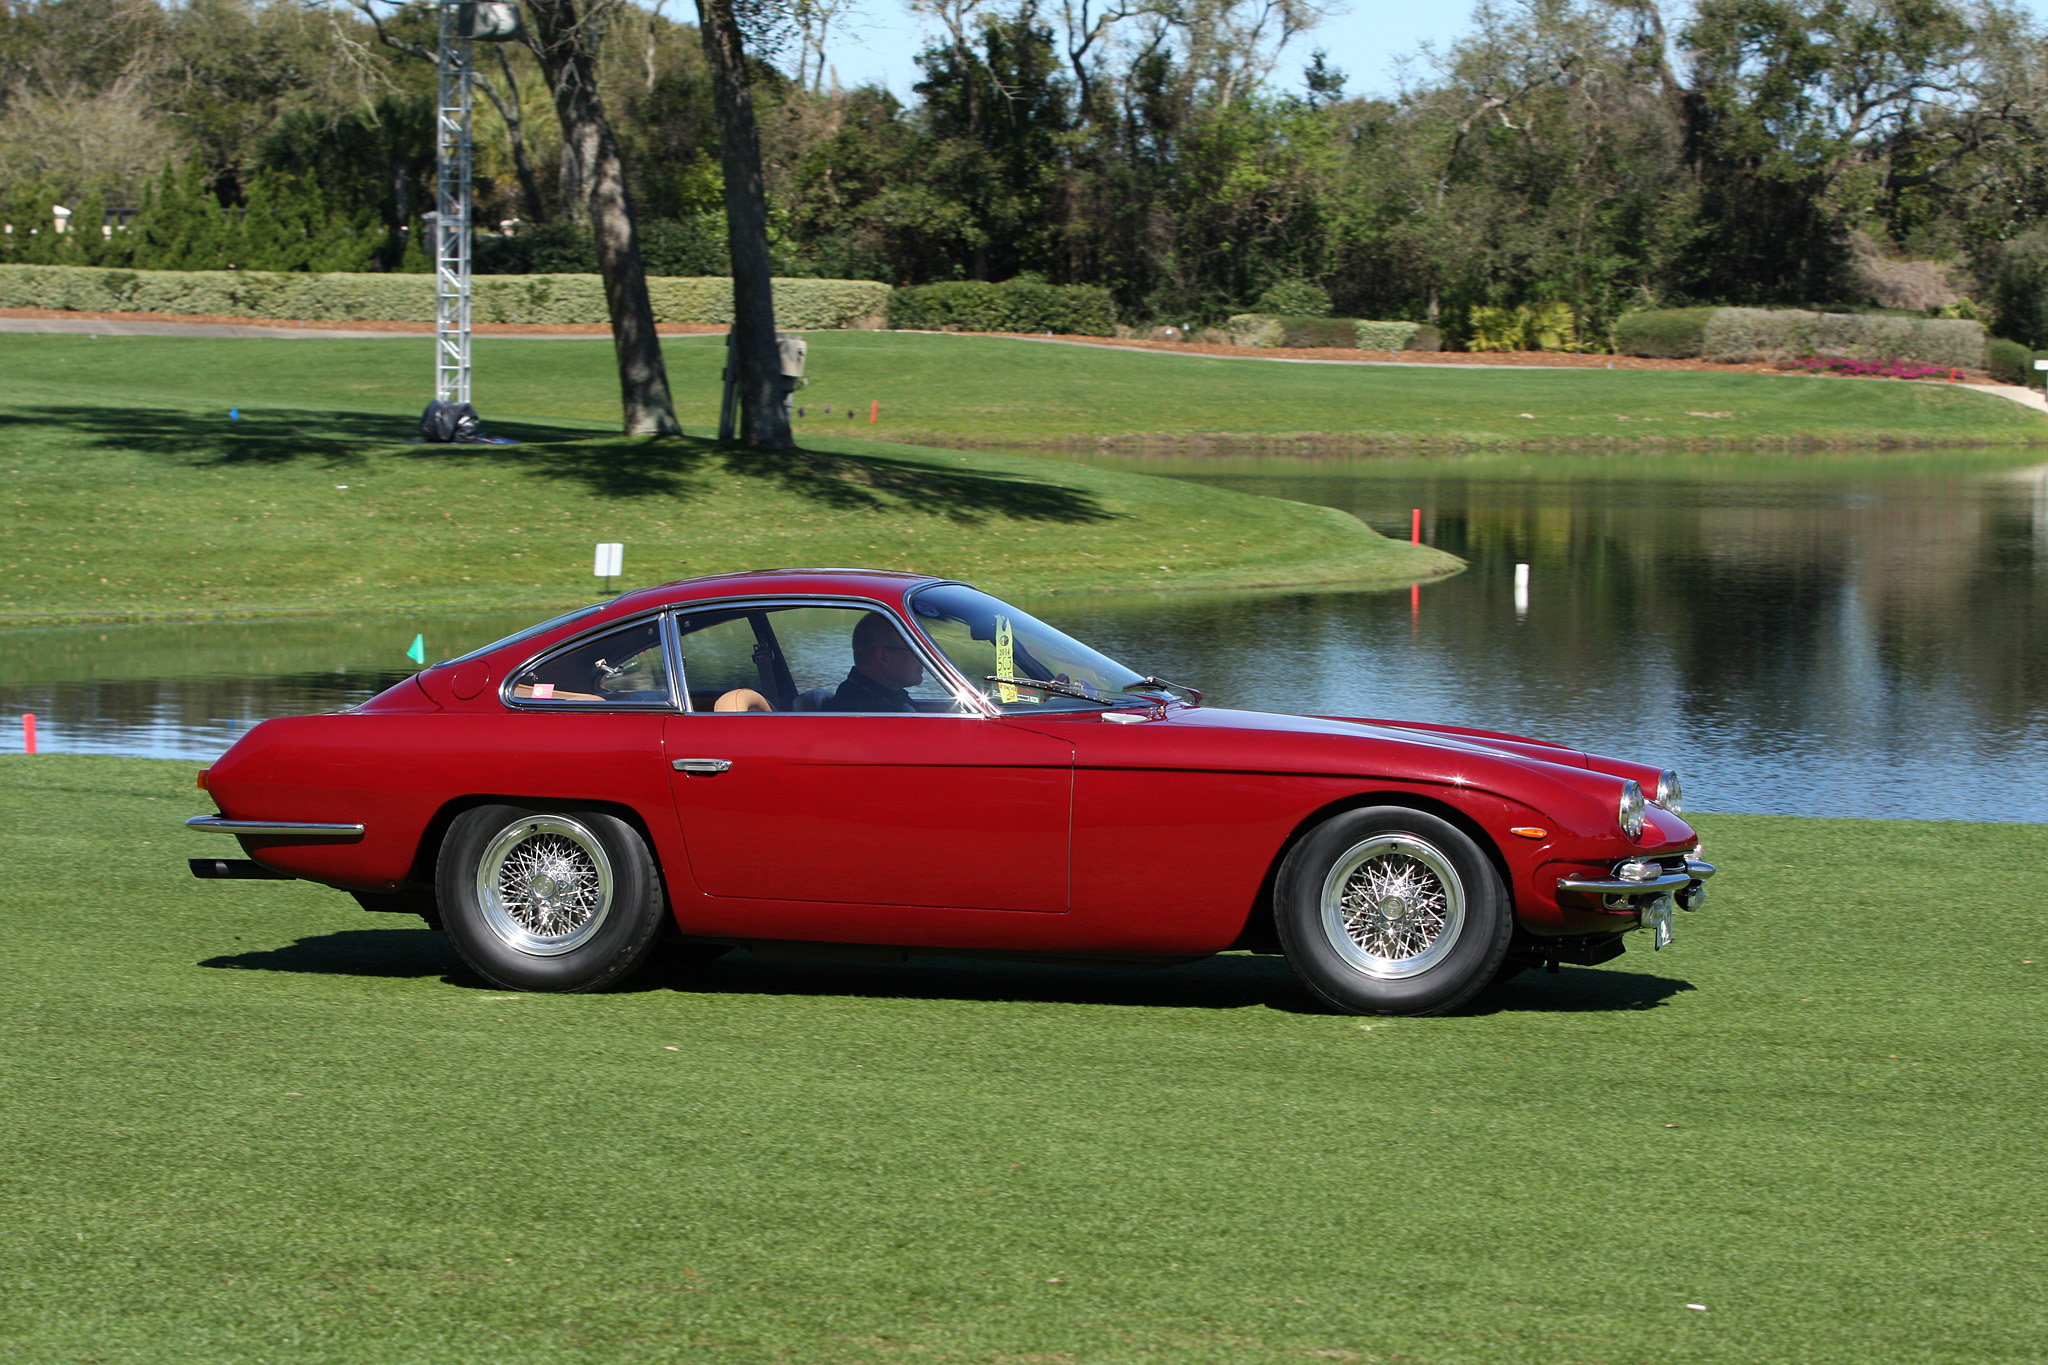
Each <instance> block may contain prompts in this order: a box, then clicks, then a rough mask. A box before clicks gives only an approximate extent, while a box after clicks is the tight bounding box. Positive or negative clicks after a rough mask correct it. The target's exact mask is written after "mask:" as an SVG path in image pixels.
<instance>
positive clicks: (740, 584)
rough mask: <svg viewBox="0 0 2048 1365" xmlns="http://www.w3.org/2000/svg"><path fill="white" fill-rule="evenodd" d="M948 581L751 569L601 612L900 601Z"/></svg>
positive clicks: (655, 590)
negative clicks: (777, 598)
mask: <svg viewBox="0 0 2048 1365" xmlns="http://www.w3.org/2000/svg"><path fill="white" fill-rule="evenodd" d="M947 581H949V580H947V579H942V578H934V577H932V576H931V575H930V574H921V573H902V572H899V571H897V570H893V569H749V570H746V571H744V572H741V573H722V574H711V575H708V576H706V577H704V578H680V579H677V580H675V581H674V582H672V583H660V584H656V585H655V586H654V587H651V588H639V589H636V590H635V591H633V592H628V593H621V594H620V595H619V596H618V598H617V599H616V600H614V601H613V602H612V603H611V604H610V607H609V608H608V609H607V610H606V612H605V613H604V614H605V615H606V616H612V615H615V614H617V615H625V614H630V613H632V612H636V611H646V610H648V609H650V608H653V607H660V606H667V605H670V604H672V603H678V602H695V601H702V600H705V599H709V598H721V597H743V596H748V595H751V594H756V593H773V594H785V593H787V594H792V595H797V596H810V595H812V594H817V595H821V596H829V597H867V598H874V599H877V600H879V601H883V602H899V603H900V602H901V601H902V600H903V597H904V595H905V594H906V593H907V592H909V591H910V589H912V588H914V587H916V586H918V585H919V584H923V583H943V582H947Z"/></svg>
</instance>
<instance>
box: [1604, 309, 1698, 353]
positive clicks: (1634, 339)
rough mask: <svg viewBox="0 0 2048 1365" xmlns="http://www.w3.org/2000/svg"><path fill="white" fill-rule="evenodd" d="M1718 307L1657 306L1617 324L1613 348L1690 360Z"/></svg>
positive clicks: (1630, 315)
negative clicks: (1708, 320)
mask: <svg viewBox="0 0 2048 1365" xmlns="http://www.w3.org/2000/svg"><path fill="white" fill-rule="evenodd" d="M1719 311H1720V310H1719V309H1717V308H1654V309H1651V310H1649V311H1647V312H1642V313H1630V314H1629V315H1628V316H1626V317H1624V318H1623V319H1622V320H1621V321H1620V322H1617V323H1615V324H1614V349H1615V350H1616V351H1618V352H1620V353H1621V354H1622V355H1640V356H1648V357H1649V358H1651V359H1653V360H1690V359H1692V358H1693V357H1694V356H1697V355H1698V354H1699V353H1700V338H1701V337H1702V336H1703V335H1704V334H1705V333H1706V330H1707V319H1708V318H1710V317H1712V316H1713V315H1714V314H1715V313H1717V312H1719Z"/></svg>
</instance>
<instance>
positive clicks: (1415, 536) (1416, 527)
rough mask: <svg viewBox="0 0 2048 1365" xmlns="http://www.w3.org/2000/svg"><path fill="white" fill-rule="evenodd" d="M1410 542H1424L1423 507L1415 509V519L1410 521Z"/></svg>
mask: <svg viewBox="0 0 2048 1365" xmlns="http://www.w3.org/2000/svg"><path fill="white" fill-rule="evenodd" d="M1408 543H1409V544H1410V545H1420V544H1421V543H1422V509H1421V508H1420V507H1418V508H1416V509H1415V517H1414V520H1413V521H1411V522H1410V523H1409V531H1408Z"/></svg>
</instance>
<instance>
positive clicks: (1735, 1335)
mask: <svg viewBox="0 0 2048 1365" xmlns="http://www.w3.org/2000/svg"><path fill="white" fill-rule="evenodd" d="M195 766H196V765H193V764H185V763H162V762H149V761H143V760H129V759H105V758H66V757H52V756H47V755H46V756H42V757H38V758H24V757H20V756H14V757H8V758H4V759H0V789H4V790H6V791H9V792H12V793H13V794H14V795H13V797H12V799H11V800H10V801H9V803H8V811H7V815H8V819H7V820H6V822H5V824H4V825H0V850H4V864H5V865H6V866H7V867H8V868H9V869H10V870H11V874H10V876H9V877H7V878H6V879H5V881H4V882H0V911H4V914H5V922H6V923H7V924H9V925H11V926H13V928H14V935H13V939H12V941H13V945H14V947H13V952H12V961H11V962H10V964H9V967H8V970H7V972H6V974H5V976H4V984H0V993H4V999H5V1007H4V1008H0V1032H4V1043H0V1132H4V1133H5V1135H6V1136H5V1139H4V1142H5V1161H4V1163H0V1357H4V1358H6V1359H9V1360H21V1361H33V1362H46V1361H48V1362H59V1361H72V1360H104V1361H129V1360H134V1361H235V1362H244V1361H271V1362H312V1361H335V1362H360V1361H377V1362H432V1363H433V1365H457V1363H460V1362H492V1365H500V1363H504V1365H511V1363H514V1362H523V1361H534V1362H546V1363H547V1365H562V1363H565V1362H592V1363H593V1365H600V1363H601V1365H614V1363H615V1362H636V1361H648V1362H655V1361H660V1362H668V1361H703V1362H734V1363H735V1365H741V1363H746V1365H752V1363H753V1362H760V1365H785V1363H788V1365H837V1363H838V1362H884V1361H887V1362H900V1361H904V1360H928V1361H934V1362H987V1363H988V1365H996V1363H997V1362H1004V1363H1014V1362H1073V1363H1074V1365H1126V1363H1128V1362H1159V1365H1182V1363H1184V1362H1186V1363H1191V1365H1208V1363H1210V1362H1214V1363H1215V1365H1250V1363H1257V1362H1274V1363H1275V1365H1278V1363H1279V1362H1294V1363H1296V1365H1298V1362H1301V1361H1305V1360H1306V1361H1337V1362H1349V1361H1357V1362H1382V1361H1394V1360H1400V1361H1402V1362H1411V1363H1427V1362H1443V1363H1455V1365H1503V1363H1510V1362H1560V1363H1563V1362H1617V1363H1623V1362H1643V1361H1658V1362H1700V1363H1701V1365H1741V1363H1743V1362H1797V1365H1822V1363H1826V1362H1843V1363H1844V1365H1851V1363H1853V1365H1870V1362H1880V1361H1882V1362H1908V1361H1910V1362H1957V1365H1965V1363H1967V1365H1986V1363H1987V1362H2015V1363H2017V1362H2032V1361H2034V1360H2037V1359H2039V1356H2040V1343H2041V1341H2042V1340H2043V1339H2044V1336H2048V1308H2044V1306H2043V1304H2042V1301H2041V1296H2040V1293H2039V1288H2040V1285H2041V1284H2042V1283H2043V1280H2044V1276H2048V1251H2044V1247H2048V1241H2044V1238H2043V1235H2042V1234H2043V1232H2044V1230H2048V1222H2044V1219H2048V1210H2044V1208H2043V1195H2044V1192H2048V1179H2044V1176H2048V1170H2044V1167H2048V1155H2044V1153H2048V1118H2044V1114H2048V1107H2044V1103H2043V1100H2044V1096H2043V1094H2042V1079H2041V1078H2042V1076H2043V1075H2044V1073H2048V1043H2044V1039H2043V1035H2042V1032H2041V1030H2040V1028H2039V1026H2038V1024H2039V1020H2040V1018H2041V1017H2042V1007H2043V999H2042V997H2043V984H2042V983H2043V979H2044V978H2043V973H2044V972H2048V965H2044V963H2048V931H2044V929H2043V927H2042V921H2041V918H2040V916H2039V914H2038V912H2037V909H2036V904H2035V903H2036V901H2037V900H2038V896H2037V894H2036V891H2035V883H2036V881H2037V880H2038V877H2039V872H2040V868H2041V866H2042V861H2043V857H2044V855H2048V829H2044V828H2043V827H2040V826H2016V825H1988V824H1987V825H1977V824H1917V823H1884V824H1876V823H1863V822H1853V821H1830V820H1796V819H1783V818H1770V817H1738V816H1708V817H1702V818H1701V820H1700V823H1701V825H1702V827H1703V831H1704V834H1705V838H1706V841H1707V851H1708V854H1709V856H1710V858H1712V860H1713V861H1715V862H1716V863H1718V864H1719V865H1720V866H1721V867H1722V869H1723V871H1722V876H1721V879H1720V880H1719V881H1718V882H1717V883H1716V885H1715V888H1714V890H1715V895H1714V898H1713V901H1712V903H1711V904H1710V905H1709V906H1708V908H1707V909H1706V910H1704V911H1702V912H1701V913H1699V914H1697V915H1692V916H1687V917H1683V918H1682V920H1681V922H1680V924H1679V925H1678V929H1679V939H1678V943H1677V944H1676V946H1675V947H1674V948H1673V949H1672V950H1670V951H1667V952H1664V953H1659V954H1654V955H1653V954H1651V953H1649V952H1646V951H1642V950H1641V949H1640V948H1631V950H1630V951H1629V953H1628V955H1627V956H1626V957H1625V958H1622V959H1620V960H1618V961H1617V962H1615V963H1612V964H1610V965H1608V966H1605V967H1601V968H1597V969H1572V968H1566V969H1565V970H1564V971H1562V972H1560V973H1559V974H1557V975H1554V976H1543V975H1536V976H1532V977H1525V978H1522V979H1519V980H1518V981H1516V982H1514V983H1512V984H1510V985H1509V986H1507V987H1505V988H1503V989H1502V990H1500V991H1499V992H1498V993H1497V994H1496V995H1494V996H1493V997H1492V998H1490V999H1488V1000H1487V1001H1485V1002H1484V1003H1483V1005H1482V1006H1481V1007H1480V1008H1477V1009H1475V1010H1473V1011H1472V1012H1470V1013H1468V1014H1465V1015H1462V1016H1459V1017H1455V1018H1449V1019H1428V1020H1358V1019H1350V1018H1339V1017H1335V1016H1331V1015H1325V1014H1319V1013H1316V1012H1314V1011H1313V1010H1311V1009H1310V1008H1309V1006H1308V1002H1307V1000H1306V999H1305V997H1304V994H1303V992H1302V991H1300V990H1299V989H1298V988H1297V987H1296V986H1295V985H1294V984H1293V983H1292V981H1291V978H1290V977H1289V976H1288V974H1287V972H1286V970H1285V968H1284V966H1282V965H1281V964H1280V963H1279V962H1278V961H1276V960H1273V959H1267V958H1252V957H1244V956H1235V957H1227V958H1220V959H1215V960H1212V961H1210V962H1208V963H1204V964H1198V965H1195V966H1191V967H1185V968H1179V969H1175V970H1172V971H1167V972H1160V973H1153V974H1148V975H1122V974H1095V973H1083V972H1074V971H1065V970H1056V969H1049V968H1025V967H1006V966H1000V965H991V964H973V963H937V962H926V963H919V964H912V965H909V966H903V967H867V966H850V965H848V966H841V965H830V964H817V965H802V964H788V963H766V962H761V961H758V960H754V959H751V958H748V957H745V956H737V957H734V958H731V959H728V960H726V961H724V962H721V963H717V964H713V965H712V966H710V967H708V968H702V969H697V970H694V971H692V970H689V969H685V968H682V967H680V966H675V965H664V966H662V967H660V968H658V969H657V970H654V971H652V972H650V973H648V974H646V975H645V976H644V977H643V978H642V979H640V980H638V981H637V982H636V983H635V988H634V989H630V990H627V991H624V992H621V993H618V994H611V995H601V996H562V997H555V996H515V995H511V994H507V993H505V992H500V991H495V990H491V989H488V988H486V987H484V986H483V985H482V984H481V983H479V982H478V981H476V980H475V979H473V978H471V977H469V976H468V975H466V974H465V973H464V972H463V971H462V970H461V969H460V968H459V967H458V965H457V963H456V960H455V958H454V955H453V954H452V952H451V951H450V950H449V949H448V947H447V945H446V943H445V941H444V940H443V939H442V938H441V937H440V936H439V935H436V934H432V933H429V932H428V931H426V930H425V929H422V928H417V927H411V926H412V925H413V924H414V923H415V922H414V921H410V920H399V919H396V918H386V917H379V916H372V915H368V914H365V913H364V912H362V911H360V910H357V909H356V908H355V906H354V903H353V902H352V901H350V900H348V899H347V898H346V897H343V896H341V895H340V894H339V893H335V892H329V891H324V890H321V889H318V888H314V887H310V886H306V885H300V884H278V883H217V882H198V881H194V880H192V879H191V878H189V877H188V876H187V875H186V874H185V870H184V866H183V859H184V858H185V857H187V856H192V855H195V854H198V853H203V852H225V851H226V849H225V848H224V847H223V843H224V841H219V840H210V839H204V838H201V837H199V836H195V835H191V834H188V833H187V832H185V831H184V830H182V829H180V828H179V827H178V823H179V821H180V820H182V819H183V818H184V817H185V816H186V815H189V814H192V813H194V812H197V811H201V810H204V809H207V808H208V803H207V802H206V801H205V800H204V798H203V796H202V795H201V794H200V793H198V792H196V791H195V790H194V789H193V787H192V778H191V774H192V771H193V769H194V767H195ZM202 845H204V847H203V848H202V847H201V846H202ZM2028 959H2031V960H2032V961H2031V963H2029V962H2028V961H2027V960H2028ZM1688 1304H1702V1305H1705V1308H1706V1311H1704V1312H1700V1311H1697V1310H1694V1309H1691V1308H1688V1307H1687V1305H1688Z"/></svg>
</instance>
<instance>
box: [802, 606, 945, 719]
mask: <svg viewBox="0 0 2048 1365" xmlns="http://www.w3.org/2000/svg"><path fill="white" fill-rule="evenodd" d="M923 681H924V661H923V660H922V659H920V658H918V657H917V651H916V650H914V649H912V648H911V647H910V646H909V645H907V644H905V643H903V636H902V634H901V632H899V631H898V630H897V629H896V627H895V625H894V624H893V623H891V622H890V620H889V618H888V617H886V616H883V615H880V614H879V613H876V612H869V613H868V614H867V615H865V616H863V617H861V618H860V622H859V624H857V625H856V626H854V628H853V668H852V670H851V671H849V672H848V673H847V675H846V681H844V682H842V683H840V684H839V687H838V689H837V690H836V691H834V692H833V694H832V697H831V699H830V700H829V701H827V702H826V703H825V705H824V708H823V709H825V710H827V711H915V710H916V709H917V707H916V705H915V704H914V703H913V702H912V701H911V700H910V691H909V689H910V688H913V687H915V686H917V685H918V684H919V683H921V682H923Z"/></svg>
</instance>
